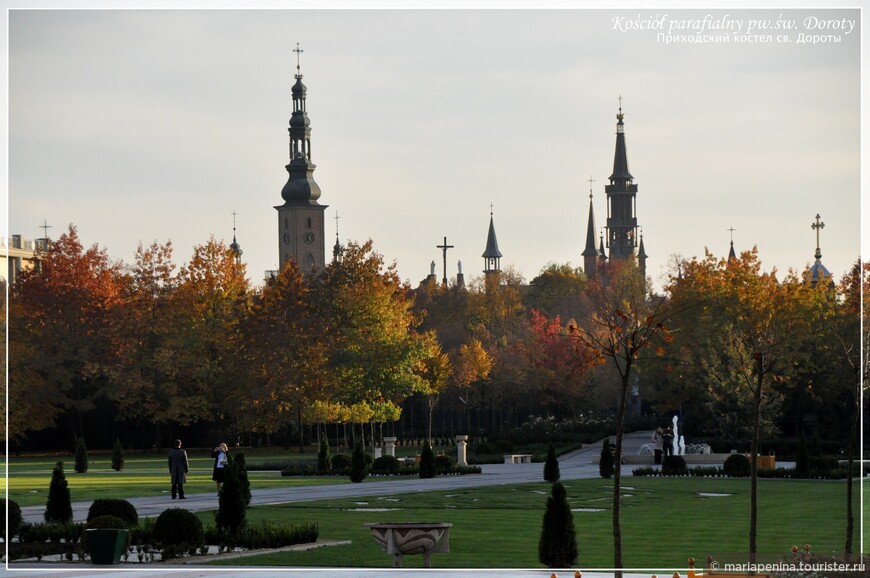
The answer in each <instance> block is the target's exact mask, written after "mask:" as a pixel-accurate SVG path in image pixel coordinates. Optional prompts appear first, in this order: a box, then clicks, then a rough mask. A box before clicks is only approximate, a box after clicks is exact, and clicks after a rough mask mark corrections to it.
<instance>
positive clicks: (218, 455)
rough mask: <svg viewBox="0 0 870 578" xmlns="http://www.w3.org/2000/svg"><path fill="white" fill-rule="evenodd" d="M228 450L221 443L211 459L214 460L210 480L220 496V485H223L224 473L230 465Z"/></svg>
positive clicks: (224, 444) (225, 445)
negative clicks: (213, 482) (215, 485)
mask: <svg viewBox="0 0 870 578" xmlns="http://www.w3.org/2000/svg"><path fill="white" fill-rule="evenodd" d="M229 452H230V450H229V448H228V447H227V444H226V443H222V444H221V445H219V446H218V447H216V448H215V449H214V451H213V452H212V453H211V457H213V458H214V471H212V474H211V479H213V480H214V481H215V483H216V484H217V493H218V495H220V494H221V484H223V483H224V472H225V471H226V467H227V466H228V465H229V463H230V453H229Z"/></svg>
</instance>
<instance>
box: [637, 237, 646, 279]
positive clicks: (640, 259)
mask: <svg viewBox="0 0 870 578" xmlns="http://www.w3.org/2000/svg"><path fill="white" fill-rule="evenodd" d="M637 268H638V269H640V274H641V275H643V276H644V277H646V251H645V250H644V248H643V231H641V233H640V247H638V251H637Z"/></svg>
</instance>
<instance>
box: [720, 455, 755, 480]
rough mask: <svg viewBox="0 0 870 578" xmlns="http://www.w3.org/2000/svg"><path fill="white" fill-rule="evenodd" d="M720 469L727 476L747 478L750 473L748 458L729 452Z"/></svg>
mask: <svg viewBox="0 0 870 578" xmlns="http://www.w3.org/2000/svg"><path fill="white" fill-rule="evenodd" d="M722 469H723V470H724V471H725V475H726V476H728V477H729V478H748V477H749V475H750V473H751V467H750V465H749V458H747V457H746V456H744V455H743V454H731V455H730V456H728V459H726V460H725V464H723V466H722Z"/></svg>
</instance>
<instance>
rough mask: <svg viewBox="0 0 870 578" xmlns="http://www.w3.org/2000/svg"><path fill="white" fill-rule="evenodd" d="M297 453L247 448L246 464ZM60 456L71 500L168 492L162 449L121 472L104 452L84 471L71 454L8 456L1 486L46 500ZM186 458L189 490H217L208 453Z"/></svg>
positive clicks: (260, 476)
mask: <svg viewBox="0 0 870 578" xmlns="http://www.w3.org/2000/svg"><path fill="white" fill-rule="evenodd" d="M296 456H298V454H278V453H271V454H254V455H252V456H251V457H248V455H247V454H246V455H245V458H246V461H247V462H248V463H249V464H251V465H256V464H257V463H263V462H267V461H269V462H280V461H285V460H288V459H297V458H296ZM58 459H60V460H61V461H63V462H64V473H65V474H66V479H67V482H68V484H69V489H70V497H71V498H72V500H73V501H82V500H94V499H97V498H130V497H145V496H160V495H164V494H167V493H169V489H170V483H169V469H168V465H167V459H166V456H165V455H159V456H157V455H154V456H137V457H134V458H127V459H126V460H125V466H124V469H123V470H122V471H120V472H116V471H114V470H113V469H112V461H111V458H110V457H108V456H106V457H102V456H101V457H99V458H97V459H94V458H91V459H89V460H88V471H87V472H86V473H84V474H79V473H76V472H75V471H74V470H73V466H74V464H75V460H74V458H73V457H72V456H63V457H51V456H40V457H22V458H10V459H9V477H8V478H5V479H4V480H3V489H4V490H5V489H6V487H7V486H8V489H9V499H11V500H15V501H16V502H18V505H19V506H39V505H44V504H45V502H46V500H47V499H48V487H49V484H50V483H51V471H52V469H53V468H54V464H55V463H56V462H57V461H58ZM189 461H190V473H189V474H188V476H187V483H186V484H185V485H184V491H185V492H186V493H188V494H194V493H198V492H213V491H215V484H214V482H213V481H212V479H211V473H212V464H213V460H212V459H211V457H210V456H195V455H190V458H189ZM248 478H249V479H250V481H251V488H252V489H259V488H281V487H297V486H310V485H326V484H344V483H350V481H349V480H348V479H347V478H344V477H323V478H314V477H312V478H282V477H281V474H280V472H277V471H273V472H250V473H249V475H248Z"/></svg>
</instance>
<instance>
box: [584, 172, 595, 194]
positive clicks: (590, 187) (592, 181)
mask: <svg viewBox="0 0 870 578" xmlns="http://www.w3.org/2000/svg"><path fill="white" fill-rule="evenodd" d="M586 182H588V183H589V198H590V199H591V198H592V183H594V182H595V179H593V178H592V175H589V178H588V179H586Z"/></svg>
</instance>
